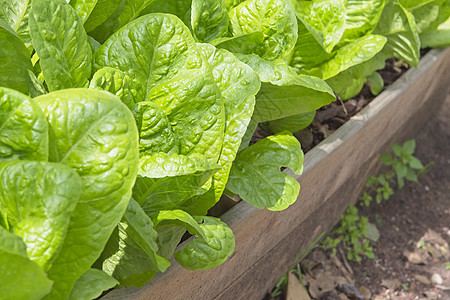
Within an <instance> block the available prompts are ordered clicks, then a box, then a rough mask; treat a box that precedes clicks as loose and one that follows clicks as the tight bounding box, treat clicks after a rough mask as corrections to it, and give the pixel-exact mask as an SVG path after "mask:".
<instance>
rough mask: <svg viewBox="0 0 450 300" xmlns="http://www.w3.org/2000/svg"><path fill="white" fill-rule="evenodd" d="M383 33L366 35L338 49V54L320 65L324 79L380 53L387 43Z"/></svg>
mask: <svg viewBox="0 0 450 300" xmlns="http://www.w3.org/2000/svg"><path fill="white" fill-rule="evenodd" d="M386 40H387V39H386V38H385V37H384V36H381V35H366V36H364V37H362V38H359V39H357V40H355V41H353V42H351V43H350V44H347V45H345V46H343V47H342V48H340V49H339V50H337V52H336V55H335V56H334V57H333V58H332V59H330V60H329V61H327V62H325V63H324V64H322V65H321V66H320V71H321V75H320V77H321V78H323V79H325V80H326V79H329V78H332V77H334V76H336V75H338V74H339V73H341V72H342V71H345V70H347V69H349V68H351V67H353V66H356V65H359V64H361V63H364V62H366V61H369V60H370V59H372V58H373V57H375V55H376V54H378V53H379V52H380V51H381V50H382V49H383V47H384V45H385V44H386Z"/></svg>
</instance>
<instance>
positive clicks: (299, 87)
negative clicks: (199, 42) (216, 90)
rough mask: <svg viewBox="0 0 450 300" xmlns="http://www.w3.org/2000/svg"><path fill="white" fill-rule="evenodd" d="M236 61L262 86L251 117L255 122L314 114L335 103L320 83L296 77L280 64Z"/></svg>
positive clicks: (257, 59)
mask: <svg viewBox="0 0 450 300" xmlns="http://www.w3.org/2000/svg"><path fill="white" fill-rule="evenodd" d="M237 57H238V58H239V59H240V60H241V61H243V62H245V63H246V64H248V65H249V66H250V67H252V69H253V70H254V71H255V72H256V74H258V76H259V78H260V80H261V81H262V82H263V83H262V85H261V90H260V91H259V93H258V94H257V96H256V106H255V112H254V115H253V118H254V119H255V121H257V122H266V121H271V120H277V119H281V118H284V117H288V116H292V115H297V114H300V113H305V112H311V111H315V110H316V109H318V108H320V107H322V106H323V105H326V104H329V103H331V102H332V101H334V100H335V99H336V98H335V96H334V93H333V91H332V90H331V89H330V87H329V86H328V85H327V84H326V83H325V82H324V81H323V80H321V79H319V78H316V77H312V76H307V75H298V74H297V73H296V72H295V70H294V69H293V68H291V67H289V66H288V65H287V63H286V62H285V61H284V60H281V59H277V60H274V61H267V60H264V59H261V58H260V57H258V56H257V55H254V54H251V55H244V54H237Z"/></svg>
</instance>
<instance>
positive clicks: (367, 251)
mask: <svg viewBox="0 0 450 300" xmlns="http://www.w3.org/2000/svg"><path fill="white" fill-rule="evenodd" d="M367 221H368V220H367V217H360V216H359V215H358V208H356V207H355V206H353V205H350V206H349V207H348V209H347V210H346V212H345V213H344V214H343V215H342V217H341V222H340V225H339V227H338V228H337V229H336V230H335V231H334V232H333V233H334V234H335V235H337V236H338V237H337V238H335V239H333V238H331V237H327V238H326V239H325V242H324V246H325V248H330V249H332V251H333V252H334V253H336V247H337V245H338V244H340V243H341V242H342V245H343V247H344V249H345V250H346V252H347V259H349V260H356V261H358V262H359V261H361V255H365V256H367V257H369V258H373V257H374V254H373V249H372V247H371V246H370V245H369V239H368V234H367V228H368V225H367V224H368V222H367Z"/></svg>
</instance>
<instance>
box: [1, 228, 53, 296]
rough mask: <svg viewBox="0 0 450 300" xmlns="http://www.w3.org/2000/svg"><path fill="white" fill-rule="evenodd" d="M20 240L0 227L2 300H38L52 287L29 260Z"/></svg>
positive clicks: (41, 270)
mask: <svg viewBox="0 0 450 300" xmlns="http://www.w3.org/2000/svg"><path fill="white" fill-rule="evenodd" d="M25 247H26V246H25V244H24V242H23V241H22V239H21V238H20V237H18V236H16V235H14V234H12V233H10V232H8V231H7V230H6V229H4V228H3V227H1V226H0V282H1V285H0V295H1V297H2V299H27V300H28V299H29V300H34V299H36V300H38V299H41V298H42V297H44V295H46V294H47V293H48V292H49V291H50V288H51V286H52V281H50V280H48V279H47V276H46V274H45V272H44V270H43V269H42V268H41V267H40V266H39V265H37V264H36V263H34V262H32V261H31V260H29V259H28V258H27V256H26V253H25Z"/></svg>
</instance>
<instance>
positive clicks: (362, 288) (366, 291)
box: [359, 285, 372, 300]
mask: <svg viewBox="0 0 450 300" xmlns="http://www.w3.org/2000/svg"><path fill="white" fill-rule="evenodd" d="M359 291H360V292H361V294H362V295H363V296H364V298H365V299H367V300H369V299H370V297H371V296H372V293H371V292H370V291H369V289H368V288H366V287H365V286H363V285H362V286H360V287H359Z"/></svg>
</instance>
